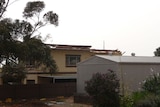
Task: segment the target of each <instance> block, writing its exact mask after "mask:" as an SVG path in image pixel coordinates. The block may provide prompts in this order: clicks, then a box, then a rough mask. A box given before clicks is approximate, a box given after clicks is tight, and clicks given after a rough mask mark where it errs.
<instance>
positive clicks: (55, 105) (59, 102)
mask: <svg viewBox="0 0 160 107" xmlns="http://www.w3.org/2000/svg"><path fill="white" fill-rule="evenodd" d="M0 107H92V106H91V105H87V104H77V103H74V101H73V97H68V98H63V97H60V98H55V99H46V98H42V99H33V100H25V99H23V100H17V101H8V102H0Z"/></svg>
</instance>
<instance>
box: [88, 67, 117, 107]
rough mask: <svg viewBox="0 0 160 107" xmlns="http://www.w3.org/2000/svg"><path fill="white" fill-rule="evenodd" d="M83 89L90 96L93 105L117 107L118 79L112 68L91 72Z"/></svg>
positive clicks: (97, 106)
mask: <svg viewBox="0 0 160 107" xmlns="http://www.w3.org/2000/svg"><path fill="white" fill-rule="evenodd" d="M85 90H86V92H87V93H88V94H89V95H90V96H91V97H92V99H93V106H94V107H119V80H118V79H117V76H116V74H115V73H114V72H113V71H112V70H109V72H107V73H106V74H101V73H96V74H93V76H92V78H91V79H90V80H89V81H87V82H86V87H85Z"/></svg>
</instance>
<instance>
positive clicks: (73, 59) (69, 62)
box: [66, 55, 81, 67]
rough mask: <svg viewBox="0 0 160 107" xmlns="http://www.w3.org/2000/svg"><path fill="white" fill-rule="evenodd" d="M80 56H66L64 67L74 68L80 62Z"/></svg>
mask: <svg viewBox="0 0 160 107" xmlns="http://www.w3.org/2000/svg"><path fill="white" fill-rule="evenodd" d="M80 57H81V56H80V55H66V66H67V67H75V66H76V64H77V63H78V62H80Z"/></svg>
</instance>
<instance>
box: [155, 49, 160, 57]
mask: <svg viewBox="0 0 160 107" xmlns="http://www.w3.org/2000/svg"><path fill="white" fill-rule="evenodd" d="M154 55H155V56H160V47H158V48H157V49H156V51H154Z"/></svg>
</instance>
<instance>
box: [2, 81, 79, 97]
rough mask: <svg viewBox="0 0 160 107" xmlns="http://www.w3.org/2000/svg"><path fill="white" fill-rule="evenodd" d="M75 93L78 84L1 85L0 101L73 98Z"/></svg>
mask: <svg viewBox="0 0 160 107" xmlns="http://www.w3.org/2000/svg"><path fill="white" fill-rule="evenodd" d="M75 92H76V83H56V84H27V85H0V100H3V99H6V98H12V99H31V98H53V97H57V96H72V95H74V93H75Z"/></svg>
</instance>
